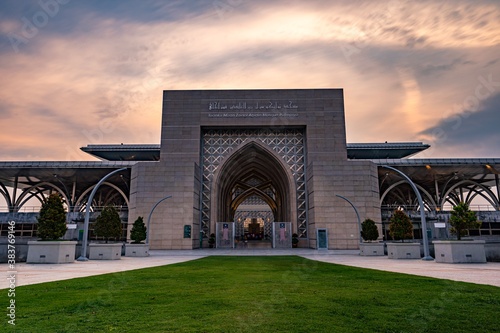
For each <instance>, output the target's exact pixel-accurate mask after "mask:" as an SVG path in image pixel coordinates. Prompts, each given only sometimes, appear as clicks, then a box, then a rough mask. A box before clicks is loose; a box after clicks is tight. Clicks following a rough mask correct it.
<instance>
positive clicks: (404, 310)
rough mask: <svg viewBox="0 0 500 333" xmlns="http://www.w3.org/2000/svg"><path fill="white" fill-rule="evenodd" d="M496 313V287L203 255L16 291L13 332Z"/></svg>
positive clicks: (427, 320) (435, 326)
mask: <svg viewBox="0 0 500 333" xmlns="http://www.w3.org/2000/svg"><path fill="white" fill-rule="evenodd" d="M0 292H1V294H3V295H6V290H2V291H0ZM4 299H5V298H4ZM4 303H5V302H4ZM4 309H5V307H4ZM499 309H500V288H496V287H490V286H481V285H474V284H468V283H461V282H450V281H445V280H438V279H432V278H425V277H416V276H411V275H404V274H395V273H388V272H379V271H374V270H367V269H360V268H354V267H347V266H341V265H333V264H326V263H320V262H316V261H311V260H307V259H303V258H300V257H288V256H287V257H208V258H204V259H200V260H195V261H191V262H186V263H181V264H176V265H169V266H163V267H156V268H148V269H141V270H136V271H129V272H124V273H115V274H107V275H101V276H95V277H89V278H81V279H73V280H67V281H60V282H52V283H44V284H39V285H32V286H25V287H19V288H17V290H16V311H17V313H16V314H17V318H16V326H15V331H16V332H37V333H38V332H120V333H121V332H468V333H469V332H495V331H496V332H497V331H498V330H499V329H500V326H499V325H498V323H499V321H498V317H497V316H498V314H499V312H498V311H499ZM5 318H6V317H4V320H5V324H7V323H6V319H5ZM2 326H3V327H4V328H5V327H6V326H10V325H4V324H2ZM2 331H4V330H3V329H2ZM5 331H14V328H13V327H7V328H6V330H5Z"/></svg>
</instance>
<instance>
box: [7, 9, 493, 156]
mask: <svg viewBox="0 0 500 333" xmlns="http://www.w3.org/2000/svg"><path fill="white" fill-rule="evenodd" d="M14 3H15V4H14ZM25 3H26V5H21V2H12V4H9V5H5V3H4V4H2V5H0V6H2V7H4V8H2V9H6V10H5V11H2V10H0V18H1V20H0V33H1V34H2V35H3V37H4V38H3V39H0V40H2V42H0V53H1V56H2V62H1V63H0V73H1V74H2V75H0V87H1V88H2V89H0V101H2V103H3V104H2V105H0V119H2V127H3V132H2V133H0V140H2V142H8V143H7V144H6V145H3V146H0V154H1V156H3V157H2V158H9V156H10V158H14V157H15V158H19V154H15V155H12V154H14V153H13V151H14V149H15V147H18V148H19V151H21V152H23V153H25V154H26V158H27V159H29V158H32V157H33V156H39V155H41V153H40V154H39V153H38V152H41V151H43V152H44V153H47V155H46V158H48V159H61V158H63V159H64V158H66V156H67V154H68V150H71V149H72V150H75V151H76V150H78V147H79V146H82V145H86V144H89V143H93V144H98V143H114V142H115V143H116V142H118V143H119V142H124V143H158V142H159V140H160V139H159V132H160V123H161V120H160V118H161V104H162V101H161V98H162V90H163V89H251V88H314V87H324V88H328V87H339V88H344V92H345V106H346V125H347V135H348V140H349V141H350V142H355V141H358V142H362V141H370V142H373V141H375V142H376V141H382V142H383V141H386V140H388V141H411V140H415V139H418V138H419V137H420V136H421V134H419V133H421V132H422V131H424V130H426V129H427V128H428V127H429V125H428V124H433V123H436V122H437V121H438V118H437V115H438V116H442V115H446V116H451V114H456V113H457V112H460V111H461V110H460V111H456V110H454V109H453V105H454V104H455V103H457V102H461V101H463V98H464V96H467V95H470V94H471V93H472V92H473V90H474V87H475V86H476V84H477V77H478V76H479V75H487V74H490V73H492V74H493V75H494V77H495V78H497V77H500V72H499V71H498V62H497V61H498V54H500V46H499V45H500V42H499V35H498V33H497V32H498V31H500V19H499V17H498V12H499V10H498V9H499V5H498V4H497V3H495V2H490V1H478V2H475V3H474V6H470V5H469V2H468V1H453V2H450V1H440V2H435V1H422V2H412V1H396V2H392V1H386V2H385V1H377V2H374V1H354V2H353V1H347V0H343V1H335V2H331V1H319V0H318V1H308V2H304V1H298V0H295V1H272V2H269V1H264V0H259V1H237V0H234V1H226V0H221V1H220V2H217V4H221V3H222V4H225V5H227V6H222V7H217V6H216V5H215V4H216V3H215V2H212V1H209V2H207V1H201V0H200V1H189V2H187V1H170V2H164V1H159V0H158V1H155V0H149V1H144V2H141V3H140V4H139V2H133V1H109V2H108V1H106V2H102V1H97V0H92V1H85V2H81V1H70V2H69V3H68V4H67V5H64V7H63V6H61V8H60V10H59V13H58V14H57V15H56V16H54V17H53V18H51V19H50V22H48V23H47V25H46V26H45V27H43V29H40V31H39V32H38V34H37V35H36V36H34V37H33V38H30V39H29V42H28V43H27V44H26V45H24V44H23V45H20V52H18V53H15V52H14V51H13V49H12V47H11V45H10V44H9V40H8V38H6V37H5V36H7V34H8V33H9V32H12V31H14V32H19V31H20V29H21V26H22V21H21V18H22V17H23V16H26V17H27V18H31V17H32V16H33V14H34V13H36V12H37V11H39V10H40V9H39V4H38V1H34V0H33V1H29V2H25ZM345 47H349V48H350V49H349V50H350V51H353V53H352V54H351V55H349V56H348V55H346V53H345V51H346V49H345ZM497 73H498V76H497ZM450 110H451V111H450ZM447 113H451V114H450V115H448V114H447ZM19 124H22V132H23V135H22V136H21V135H20V134H19V132H20V131H19ZM110 124H112V125H113V126H110ZM61 138H63V139H61ZM61 141H64V145H61ZM7 146H8V148H7ZM69 148H71V149H69ZM439 149H444V148H439ZM29 151H32V153H31V154H30V153H28V152H29ZM44 156H45V155H44ZM73 158H74V156H73ZM89 158H90V157H89Z"/></svg>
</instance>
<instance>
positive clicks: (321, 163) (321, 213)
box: [129, 89, 381, 249]
mask: <svg viewBox="0 0 500 333" xmlns="http://www.w3.org/2000/svg"><path fill="white" fill-rule="evenodd" d="M211 128H215V129H241V130H244V129H256V128H258V129H263V130H269V131H270V133H271V132H272V131H273V130H276V129H287V128H298V129H301V130H302V131H303V133H304V135H305V156H304V159H305V161H304V167H305V179H306V184H305V187H306V196H307V199H306V206H307V207H306V209H307V230H306V232H305V233H304V235H306V236H307V237H303V238H302V239H301V240H300V244H301V246H304V245H305V246H308V247H310V248H316V228H327V229H328V236H329V240H328V244H329V248H331V249H357V248H359V230H358V224H357V219H356V215H355V212H354V210H353V209H352V207H351V206H350V205H349V204H348V203H347V202H345V201H344V200H342V199H340V198H338V197H336V194H339V195H342V196H345V197H347V198H349V199H350V200H351V201H352V202H353V203H354V205H355V206H356V207H357V208H358V211H359V213H360V216H361V217H362V219H364V218H371V219H373V220H375V221H376V222H380V220H381V216H380V203H379V200H380V197H379V191H378V177H377V166H376V165H375V164H373V163H371V162H369V161H352V160H348V159H347V152H346V136H345V134H346V133H345V119H344V101H343V91H342V89H290V90H191V91H164V95H163V118H162V131H161V152H160V161H158V162H140V163H137V164H136V165H134V166H133V168H132V173H131V190H130V207H129V208H130V213H129V221H134V220H135V219H136V217H137V216H144V217H145V218H147V216H148V215H149V213H150V211H151V208H152V207H153V206H154V205H155V204H156V203H157V202H158V201H159V200H161V199H162V198H164V197H166V196H169V195H171V196H172V198H170V199H168V200H166V201H165V202H162V203H161V204H160V205H158V207H157V208H156V209H155V211H154V213H153V215H152V218H151V225H150V226H149V227H150V229H149V240H150V242H149V243H150V248H151V249H192V248H198V247H200V243H201V242H200V229H202V231H205V236H206V230H203V228H200V222H201V213H200V212H201V210H202V205H205V202H206V201H207V200H209V201H210V207H209V208H205V209H211V210H212V211H211V214H210V215H211V216H217V214H216V212H214V211H213V210H216V209H218V208H217V207H220V206H221V205H222V206H223V205H224V202H222V203H221V202H218V201H217V200H220V196H217V195H216V194H217V193H218V192H217V191H220V190H221V189H220V188H217V186H219V184H221V183H222V182H221V181H222V180H223V179H224V177H228V175H227V174H224V172H217V170H214V174H215V175H216V176H215V178H214V179H213V180H212V181H210V183H209V185H206V181H205V186H210V187H211V193H212V194H211V197H210V198H209V199H207V198H202V185H203V182H204V180H203V163H204V162H203V161H202V158H201V156H202V152H201V135H202V133H203V131H204V130H206V129H211ZM272 133H274V132H272ZM255 144H256V145H258V146H259V149H260V150H261V151H265V152H266V156H269V158H270V159H273V161H274V162H276V161H277V162H278V163H274V162H273V163H274V164H275V165H276V168H275V169H276V170H279V168H280V165H283V168H288V166H287V161H285V160H284V159H285V158H286V157H280V156H282V155H279V153H277V152H276V149H275V148H273V147H269V146H266V144H265V143H263V142H260V141H259V140H258V139H255ZM214 149H217V147H214ZM237 149H238V148H231V149H229V150H228V152H227V156H222V157H221V163H220V168H224V165H225V163H229V162H228V160H229V159H231V158H233V157H230V156H235V154H237V153H238V150H237ZM273 149H274V150H273ZM232 150H234V151H232ZM258 151H259V150H255V151H252V152H251V153H255V152H258ZM267 152H269V153H268V154H267ZM249 156H250V155H249ZM250 157H251V156H250ZM270 162H271V161H270ZM244 167H245V165H244V164H242V165H241V168H244ZM287 173H290V172H289V171H287V170H285V171H284V174H283V177H281V178H282V179H288V180H289V182H290V183H289V184H288V187H287V188H289V189H290V191H291V192H293V193H281V194H280V195H282V196H286V200H289V201H286V203H287V204H288V205H287V207H291V208H290V211H289V212H287V214H285V215H286V216H287V217H289V220H290V221H293V222H294V224H295V226H294V228H297V209H296V208H297V202H295V201H294V200H296V198H297V193H298V192H296V191H297V184H296V183H294V182H293V180H292V176H291V175H289V174H287ZM264 176H265V175H264ZM222 190H223V189H222ZM292 208H293V209H292ZM214 219H215V218H212V219H211V220H210V225H209V230H210V231H209V233H212V232H215V223H216V222H232V221H215V220H214ZM185 226H191V235H190V237H186V235H185V233H184V230H185ZM203 238H205V237H203ZM205 241H206V239H205ZM205 244H206V242H205V243H203V246H204V247H205V246H206V245H205Z"/></svg>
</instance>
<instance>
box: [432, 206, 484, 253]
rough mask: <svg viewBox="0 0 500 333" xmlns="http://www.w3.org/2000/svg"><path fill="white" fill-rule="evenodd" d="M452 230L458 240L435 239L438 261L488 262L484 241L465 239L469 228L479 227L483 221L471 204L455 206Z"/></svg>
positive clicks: (452, 213) (451, 224)
mask: <svg viewBox="0 0 500 333" xmlns="http://www.w3.org/2000/svg"><path fill="white" fill-rule="evenodd" d="M449 224H450V232H451V233H452V234H455V235H456V237H457V239H456V240H440V241H433V242H432V243H433V244H434V252H435V257H436V262H445V263H483V262H486V253H485V250H484V243H485V242H484V241H482V240H472V239H467V240H463V239H462V236H466V235H467V233H468V230H469V229H478V228H480V227H481V222H480V221H478V220H477V217H476V213H475V212H473V211H471V210H470V208H469V206H468V205H467V204H466V203H464V202H461V203H459V204H458V205H456V206H454V207H453V210H452V211H451V218H450V220H449Z"/></svg>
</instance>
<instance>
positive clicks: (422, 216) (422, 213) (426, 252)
mask: <svg viewBox="0 0 500 333" xmlns="http://www.w3.org/2000/svg"><path fill="white" fill-rule="evenodd" d="M382 168H386V169H390V170H392V171H395V172H397V173H398V174H400V175H401V176H402V177H403V178H404V179H405V180H406V181H407V182H408V184H410V186H411V188H412V189H413V191H414V192H415V194H416V195H417V199H418V204H419V205H420V221H421V222H422V238H423V242H424V257H423V258H422V260H434V258H433V257H431V256H430V254H429V240H428V239H427V222H426V221H425V211H424V201H423V200H422V196H421V195H420V192H419V191H418V189H417V186H416V185H415V183H414V182H413V181H412V180H411V179H410V177H408V176H407V175H405V174H404V173H403V172H401V171H400V170H398V169H395V168H393V167H390V166H387V165H382Z"/></svg>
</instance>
